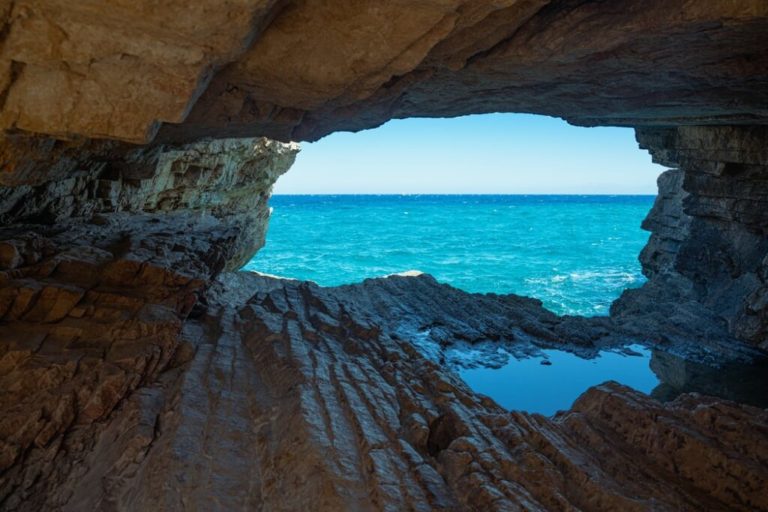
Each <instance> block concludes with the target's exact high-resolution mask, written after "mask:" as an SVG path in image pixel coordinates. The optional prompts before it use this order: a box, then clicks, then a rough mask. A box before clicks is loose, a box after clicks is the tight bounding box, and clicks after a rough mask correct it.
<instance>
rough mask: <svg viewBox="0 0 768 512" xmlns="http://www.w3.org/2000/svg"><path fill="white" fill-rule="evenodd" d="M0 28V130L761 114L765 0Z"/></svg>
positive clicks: (238, 13) (17, 2)
mask: <svg viewBox="0 0 768 512" xmlns="http://www.w3.org/2000/svg"><path fill="white" fill-rule="evenodd" d="M0 27H1V29H0V45H1V46H0V129H2V130H4V131H6V132H10V131H26V132H34V133H39V134H49V135H54V136H56V137H58V138H71V137H72V136H73V135H81V136H86V137H90V138H113V139H120V140H125V141H130V142H137V143H147V142H149V141H150V140H152V139H153V138H154V137H155V136H156V135H157V134H158V132H159V137H160V139H161V140H165V141H168V140H173V141H177V142H190V141H193V140H196V139H198V138H200V137H252V136H270V137H273V138H278V139H281V140H291V139H293V140H299V139H302V140H309V139H312V140H314V139H317V138H319V137H321V136H323V135H326V134H328V133H331V132H333V131H337V130H359V129H363V128H370V127H373V126H377V125H379V124H381V123H383V122H385V121H387V120H389V119H391V118H393V117H411V116H433V117H435V116H437V117H440V116H456V115H461V114H472V113H481V112H498V111H502V112H532V113H539V114H547V115H553V116H559V117H564V118H566V119H568V120H569V121H571V122H574V123H578V124H585V125H595V124H603V125H604V124H621V125H625V126H637V125H657V126H658V125H660V124H667V125H678V124H684V125H686V124H687V125H691V124H711V123H714V124H726V123H729V124H733V123H738V124H742V123H744V124H766V120H767V119H768V108H766V105H768V92H767V91H768V76H767V75H766V73H765V70H766V69H768V41H766V38H765V33H766V31H768V4H766V3H765V2H764V1H763V0H735V1H724V0H698V1H695V2H693V1H690V0H613V1H612V2H610V3H609V2H604V1H584V0H440V1H432V2H413V1H410V0H358V1H355V2H350V1H349V0H294V1H290V2H288V1H283V0H238V1H228V2H223V3H222V2H215V1H207V0H193V1H189V2H182V1H180V0H173V1H168V2H162V3H160V4H158V3H157V2H153V1H151V0H136V1H131V2H120V3H119V4H111V5H109V6H108V7H106V6H105V5H104V4H103V3H102V2H98V1H95V0H83V1H78V2H63V1H61V0H13V1H10V2H4V3H3V4H2V5H0ZM671 41H674V46H671V44H670V42H671Z"/></svg>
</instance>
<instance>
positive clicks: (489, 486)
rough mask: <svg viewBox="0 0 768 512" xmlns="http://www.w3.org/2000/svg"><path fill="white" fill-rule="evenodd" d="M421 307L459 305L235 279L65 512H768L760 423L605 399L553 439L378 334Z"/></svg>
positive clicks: (626, 398)
mask: <svg viewBox="0 0 768 512" xmlns="http://www.w3.org/2000/svg"><path fill="white" fill-rule="evenodd" d="M411 287H412V288H413V289H414V290H416V291H417V293H419V294H421V295H423V296H426V295H430V296H438V295H440V294H441V293H445V292H446V290H445V289H444V287H442V286H441V285H438V284H437V283H436V282H435V281H434V280H433V279H431V278H429V277H427V276H422V277H390V278H387V279H384V280H376V281H371V282H368V283H366V284H365V285H361V286H355V287H342V288H337V289H323V288H319V287H318V286H316V285H314V284H311V283H300V282H297V281H280V280H275V279H270V278H264V277H259V276H252V275H243V274H241V275H239V276H238V275H224V276H222V278H221V280H220V282H219V283H218V284H216V285H215V286H214V289H213V291H212V293H211V294H210V306H209V308H208V310H207V312H206V314H204V315H202V316H200V317H198V318H197V319H195V320H189V321H187V322H186V323H185V330H184V338H185V340H187V341H186V342H187V343H188V344H189V346H190V347H191V350H190V354H192V353H193V354H194V355H193V356H191V360H190V361H189V363H187V364H188V366H187V367H186V370H185V371H184V372H183V373H179V371H178V370H172V371H170V372H167V373H166V374H163V375H161V377H160V379H159V381H158V383H156V384H154V385H151V386H148V387H146V388H145V389H144V390H143V391H142V394H141V395H140V396H139V397H137V398H135V399H132V400H130V401H128V402H127V403H126V404H125V405H124V408H123V409H121V410H119V411H116V412H115V414H114V415H113V418H112V419H111V421H110V427H109V428H107V429H105V430H103V431H102V433H101V434H100V436H99V437H97V438H96V439H95V440H94V441H93V446H94V449H93V451H92V452H91V453H90V454H89V455H88V456H87V457H86V458H84V459H82V462H81V463H80V465H79V466H78V470H79V472H78V475H80V476H79V479H78V480H77V481H76V482H72V483H68V485H71V487H68V488H67V491H68V492H70V493H71V498H70V499H69V500H68V501H67V502H66V504H65V506H64V509H65V510H91V509H95V510H99V509H118V510H119V509H125V510H147V509H151V510H189V509H192V510H211V509H222V510H235V509H263V510H291V511H293V510H318V511H325V510H328V511H337V510H361V511H362V510H424V511H428V510H477V511H486V510H541V511H549V510H571V509H578V510H585V511H598V510H599V511H615V510H638V511H640V510H654V511H667V510H669V511H700V510H723V511H725V510H744V511H747V510H768V496H767V495H766V494H765V492H764V490H765V486H766V485H768V441H767V440H768V437H766V435H765V433H766V429H768V413H767V412H766V411H764V410H760V409H755V408H750V407H746V406H737V405H735V404H733V403H728V402H722V401H717V400H714V399H705V398H702V397H698V396H695V395H685V396H683V397H681V398H678V399H677V400H676V401H674V402H671V403H668V404H666V405H661V404H660V403H658V402H656V401H654V400H652V399H650V398H649V397H647V396H644V395H641V394H639V393H636V392H633V391H631V390H629V389H628V388H624V387H622V386H620V385H618V384H615V383H608V384H605V385H603V386H600V387H597V388H594V389H592V390H590V391H589V392H588V393H586V394H585V395H583V396H582V397H581V398H580V399H579V400H578V401H577V402H576V404H575V405H574V407H573V408H572V409H571V410H570V411H567V412H564V413H561V414H559V415H557V416H555V417H554V418H552V419H548V418H545V417H543V416H539V415H535V414H533V415H531V414H524V413H509V412H507V411H504V410H502V409H501V408H500V407H499V406H497V405H496V404H495V403H493V402H492V401H491V400H489V399H487V398H484V397H480V396H477V395H476V394H474V393H473V392H472V391H470V390H469V389H468V388H466V387H465V385H464V384H463V383H461V381H459V380H458V379H457V378H456V377H455V375H453V374H451V373H450V372H447V371H446V369H445V367H444V366H443V365H439V364H436V363H434V362H432V361H430V360H429V359H427V358H425V357H424V356H423V355H422V354H421V353H420V352H419V351H418V350H416V349H415V348H414V346H413V345H412V343H411V340H407V339H402V338H399V337H395V336H393V335H392V332H390V330H389V329H387V328H381V327H379V326H378V325H375V324H372V323H370V318H375V317H377V315H378V314H379V311H377V310H376V308H375V306H377V305H379V306H381V307H382V308H384V310H385V309H386V308H387V307H388V306H387V304H393V303H397V297H398V292H403V291H405V290H408V289H409V288H411ZM430 290H431V291H430ZM374 295H375V297H377V298H372V299H371V301H370V302H369V301H362V302H360V301H358V299H359V298H361V297H366V296H367V297H372V296H374ZM248 296H250V299H243V297H248ZM452 296H453V300H456V301H458V304H457V306H459V305H462V303H463V304H464V305H466V306H468V307H471V305H472V300H474V296H470V295H468V294H463V295H461V294H459V293H456V292H454V293H452ZM487 300H488V301H489V303H490V301H492V300H498V301H500V302H502V303H503V301H504V299H503V298H496V299H494V298H488V299H487ZM231 304H241V305H239V306H232V305H231ZM372 306H373V308H372ZM427 309H428V308H426V307H425V308H423V309H422V310H421V311H411V316H410V317H409V318H408V319H407V320H410V321H418V320H428V319H429V315H426V316H425V315H424V312H425V311H427ZM530 311H532V309H530V310H529V312H530ZM115 444H117V446H115ZM137 453H138V454H139V455H138V456H137V455H136V454H137ZM63 492H64V491H63V487H62V488H57V490H56V491H55V492H51V494H50V495H49V496H59V495H60V494H61V493H63ZM38 496H39V495H38ZM34 503H35V506H36V507H43V508H45V505H46V504H45V503H44V500H43V499H42V496H40V497H39V499H38V500H36V501H35V502H34ZM48 506H49V505H48ZM21 508H22V509H23V510H26V509H33V507H31V506H29V505H27V504H25V505H24V506H22V507H21ZM34 509H35V510H37V509H38V508H34Z"/></svg>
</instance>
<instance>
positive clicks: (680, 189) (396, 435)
mask: <svg viewBox="0 0 768 512" xmlns="http://www.w3.org/2000/svg"><path fill="white" fill-rule="evenodd" d="M766 32H768V3H766V2H765V1H764V0H738V1H722V0H697V1H687V0H674V1H669V0H642V1H641V0H614V1H611V2H608V1H584V0H494V1H490V0H438V1H430V2H406V1H403V0H376V1H374V0H371V1H358V2H348V1H344V0H297V1H290V2H289V1H282V0H238V1H228V2H205V1H200V0H193V1H191V2H179V1H170V2H162V3H158V2H151V1H145V0H136V1H129V2H111V3H110V4H109V5H108V6H106V5H104V4H103V3H101V2H94V1H91V0H87V1H79V2H63V1H60V0H13V1H11V2H4V3H0V129H1V130H2V136H1V137H0V164H1V165H2V169H1V170H0V186H1V188H0V225H2V227H0V508H1V509H3V510H13V511H16V510H19V511H40V510H73V511H75V510H77V511H79V510H231V509H265V510H333V511H336V510H435V509H437V510H441V509H442V510H588V511H602V510H605V511H609V510H610V511H613V510H654V511H658V510H670V511H672V510H674V511H680V510H685V511H688V510H690V511H701V510H745V511H746V510H768V501H767V500H768V494H766V492H765V489H766V487H768V445H767V444H766V443H767V442H768V441H767V440H768V417H767V416H766V414H767V413H766V410H765V409H759V408H754V407H750V406H748V405H739V404H737V403H734V402H729V401H727V400H723V399H716V398H713V397H705V396H700V395H697V394H684V395H682V396H680V397H679V398H677V399H675V400H674V401H671V402H668V403H664V404H662V403H660V402H658V401H656V400H654V399H652V398H649V397H647V396H644V395H641V394H638V393H635V392H633V391H631V390H629V389H627V388H624V387H622V386H619V385H617V384H615V383H607V384H604V385H602V386H599V387H596V388H593V389H591V390H589V391H588V392H587V393H585V394H584V395H583V396H582V397H581V398H580V399H579V400H578V401H577V402H576V404H574V406H573V408H572V409H571V410H570V411H566V412H563V413H560V414H558V415H557V416H555V417H554V418H545V417H542V416H538V415H531V414H526V413H522V412H508V411H504V410H502V409H501V408H500V407H498V405H496V404H495V403H493V402H492V401H491V400H490V399H488V398H485V397H481V396H478V395H477V394H475V393H473V392H472V391H471V390H470V389H468V388H467V387H466V386H464V384H463V383H461V382H460V381H459V380H458V379H457V377H456V376H455V375H454V374H453V373H452V372H451V367H452V366H453V365H454V364H456V363H457V362H456V361H455V360H452V356H451V350H461V349H463V348H465V347H469V346H471V347H472V348H473V349H478V348H479V347H487V348H488V350H487V351H485V352H483V351H480V352H481V353H482V354H487V355H490V354H492V353H496V352H497V350H496V349H497V348H500V347H501V348H504V349H506V350H508V351H509V352H512V353H517V352H518V351H520V352H521V353H525V352H526V351H530V350H536V349H537V348H538V347H552V346H562V347H564V348H567V349H568V350H572V351H575V352H578V353H580V354H582V355H590V354H594V353H595V352H596V351H597V350H598V349H599V348H601V347H605V346H609V345H615V344H616V343H618V342H620V341H621V342H627V341H628V340H630V339H631V340H635V339H638V338H639V339H640V340H642V341H645V342H647V343H650V344H652V345H654V346H655V347H656V352H655V353H654V363H653V364H654V370H655V371H656V372H657V373H658V375H659V376H660V377H661V378H662V381H663V382H664V385H663V386H660V388H657V390H656V391H655V392H654V393H655V396H656V397H657V398H663V399H665V400H668V399H670V398H671V397H672V396H674V395H677V394H679V393H681V392H688V391H690V390H692V389H703V390H705V391H707V392H708V393H710V394H716V395H720V396H726V397H732V398H739V399H741V395H742V392H741V390H740V388H741V387H743V386H738V387H737V388H739V389H736V388H733V387H728V386H726V388H727V389H722V387H721V386H717V385H711V386H702V385H700V381H701V380H702V379H707V378H708V377H707V375H710V373H709V372H711V366H707V365H711V364H718V363H723V360H724V359H725V358H731V357H732V358H734V359H738V360H739V361H740V362H739V364H741V363H743V361H744V360H745V359H749V358H750V357H753V356H754V353H755V352H754V347H763V348H768V346H767V345H766V339H768V323H767V322H768V313H767V312H768V285H767V283H768V270H767V269H768V267H767V266H766V265H767V264H766V261H768V256H766V255H767V254H768V242H767V240H768V218H766V212H767V211H768V209H766V201H767V199H766V192H765V183H766V179H767V178H768V176H767V174H766V173H767V172H768V171H767V170H766V169H768V154H766V148H768V144H767V142H768V131H767V130H766V128H765V125H766V124H767V123H766V119H768V110H767V109H766V106H767V105H768V75H766V69H768V38H766V37H765V34H766ZM491 111H516V112H534V113H543V114H550V115H557V116H562V117H565V118H566V119H568V120H569V121H571V122H573V123H577V124H583V125H607V124H611V125H626V126H635V127H640V126H645V128H639V129H638V131H637V133H638V140H639V141H640V143H641V145H642V146H643V147H645V148H647V149H648V150H649V151H650V152H651V153H652V154H653V156H654V158H655V159H656V160H657V161H658V162H661V163H663V164H664V165H667V166H669V167H671V168H673V169H674V170H672V171H670V172H669V173H667V174H665V175H664V176H662V178H661V180H660V195H659V199H658V201H657V203H656V205H655V206H654V209H653V211H652V212H651V214H650V215H649V217H648V219H647V220H646V223H645V227H646V228H647V229H649V230H650V231H651V232H652V236H651V240H650V242H649V244H648V247H647V248H646V249H645V250H644V252H643V254H642V256H641V261H642V264H643V268H644V271H645V273H646V275H647V276H648V278H649V281H648V283H647V284H646V285H645V286H644V287H643V288H642V289H640V290H634V291H630V292H627V293H626V294H625V295H624V296H623V297H622V298H621V300H620V301H618V302H617V303H616V304H615V305H614V307H613V309H612V316H611V318H600V319H584V318H574V317H571V318H562V317H557V316H556V315H553V314H552V313H550V312H547V311H545V310H544V309H543V308H542V307H541V304H540V303H538V302H537V301H535V300H532V299H526V298H522V297H516V296H491V295H487V296H479V295H471V294H466V293H463V292H461V291H459V290H455V289H452V288H450V287H446V286H442V285H440V284H438V283H437V282H435V281H434V280H433V279H431V278H429V277H427V276H421V277H402V276H401V277H390V278H388V279H384V280H372V281H367V282H364V283H362V284H360V285H355V286H348V287H339V288H335V289H323V288H320V287H317V286H315V285H313V284H311V283H299V282H294V281H285V280H278V279H272V278H266V277H260V276H253V275H246V274H232V273H227V272H226V271H227V270H234V269H237V268H238V267H239V266H240V265H241V264H242V263H243V262H244V261H246V260H247V259H248V258H249V257H250V256H251V255H252V254H253V253H254V252H255V251H256V250H258V248H259V247H260V246H261V245H262V244H263V240H264V232H265V229H266V224H267V219H268V215H269V210H268V207H267V198H268V195H269V190H270V187H271V185H272V183H273V182H274V180H275V179H276V178H277V177H278V176H279V175H280V174H281V173H282V172H284V171H285V170H286V169H287V168H288V167H289V166H290V165H291V163H292V161H293V158H294V156H295V153H296V149H297V148H296V147H295V146H293V145H290V144H281V143H277V142H273V141H270V140H266V139H253V138H247V139H242V138H238V139H222V137H256V136H273V137H275V138H278V139H282V140H289V139H305V140H314V139H317V138H319V137H321V136H323V135H326V134H328V133H330V132H332V131H335V130H340V129H348V130H358V129H363V128H369V127H372V126H376V125H378V124H380V123H382V122H385V121H386V120H388V119H391V118H395V117H407V116H414V115H419V116H455V115H460V114H469V113H482V112H491ZM208 137H215V138H216V140H212V139H210V138H208ZM130 143H142V144H144V145H141V146H134V145H131V144H130ZM742 341H746V342H748V343H749V344H750V347H748V348H744V346H743V345H741V342H742ZM681 347H683V348H685V347H697V348H700V349H701V351H702V352H703V353H705V354H706V355H707V357H705V358H703V360H701V361H699V362H697V363H695V364H694V363H690V362H688V361H685V360H681V359H680V358H679V357H676V356H673V355H671V354H670V353H669V352H668V351H670V350H671V351H673V352H675V353H680V352H685V350H680V348H681ZM487 362H488V361H486V363H487ZM704 363H706V364H704ZM492 364H498V361H495V362H494V361H492ZM702 364H704V366H702ZM735 364H736V363H734V365H729V366H723V367H720V371H721V373H722V372H723V371H733V372H735V374H736V375H739V376H740V377H741V376H742V374H741V373H740V372H741V370H740V368H741V367H740V366H735ZM702 376H703V377H702ZM761 378H762V377H760V376H758V378H757V380H756V381H755V382H756V384H755V385H754V386H752V385H748V386H746V387H748V388H750V389H754V388H756V389H758V390H759V389H761V386H762V383H763V380H761ZM748 380H749V379H742V381H744V383H745V385H746V384H748V382H747V381H748ZM763 388H764V387H763ZM754 403H758V404H760V403H761V402H760V401H759V400H757V401H755V402H754Z"/></svg>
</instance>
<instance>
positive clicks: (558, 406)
mask: <svg viewBox="0 0 768 512" xmlns="http://www.w3.org/2000/svg"><path fill="white" fill-rule="evenodd" d="M627 348H628V349H629V353H623V352H609V351H605V352H601V353H600V355H598V357H596V358H594V359H584V358H581V357H579V356H577V355H575V354H571V353H569V352H564V351H562V350H542V354H543V357H531V358H526V359H515V358H514V357H510V359H509V362H508V363H507V364H505V365H504V366H502V367H501V368H472V369H462V370H460V371H459V375H460V376H461V378H462V379H464V382H466V383H467V385H469V387H471V388H472V389H473V390H475V391H476V392H478V393H481V394H484V395H488V396H489V397H491V398H493V399H494V401H496V403H498V404H499V405H501V406H502V407H504V408H505V409H509V410H521V411H527V412H537V413H540V414H544V415H547V416H549V415H552V414H554V413H555V412H557V411H559V410H565V409H569V408H570V407H571V405H572V404H573V402H574V400H576V398H578V397H579V395H581V394H582V393H583V392H584V391H586V390H587V389H589V388H590V387H592V386H596V385H598V384H602V383H603V382H605V381H608V380H615V381H617V382H621V383H622V384H624V385H625V386H629V387H631V388H634V389H636V390H638V391H642V392H643V393H646V394H650V392H651V391H652V390H653V388H655V387H656V386H657V385H658V384H659V379H658V377H656V375H655V374H654V373H653V370H651V368H650V365H649V362H650V360H651V351H650V350H648V349H647V348H645V347H642V346H640V345H630V346H629V347H627ZM542 363H544V364H542Z"/></svg>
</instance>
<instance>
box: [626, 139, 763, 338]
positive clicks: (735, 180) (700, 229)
mask: <svg viewBox="0 0 768 512" xmlns="http://www.w3.org/2000/svg"><path fill="white" fill-rule="evenodd" d="M637 135H638V141H639V142H640V145H641V146H642V147H644V148H646V149H648V150H649V151H650V152H651V154H652V155H653V158H654V160H655V161H656V162H658V163H660V164H662V165H665V166H667V167H673V168H674V170H671V171H668V172H667V173H665V174H663V175H662V176H661V177H660V178H659V196H658V198H657V200H656V203H655V205H654V207H653V209H652V210H651V212H650V214H649V215H648V218H647V219H646V220H645V222H644V224H643V227H644V228H645V229H647V230H649V231H651V233H652V234H651V238H650V240H649V242H648V245H647V246H646V247H645V249H644V250H643V252H642V254H641V255H640V261H641V263H642V265H643V271H644V273H645V274H646V276H647V277H648V278H649V283H648V284H646V285H645V286H644V287H643V288H642V289H640V290H632V291H628V292H625V293H624V295H623V296H622V298H621V299H620V300H619V301H618V302H617V303H616V304H614V306H613V308H612V314H613V315H614V316H615V317H617V318H619V319H620V320H622V321H625V322H626V323H627V324H628V325H634V326H637V327H638V329H639V330H644V329H645V330H647V329H649V328H651V327H652V326H663V328H662V329H660V330H661V331H666V332H667V335H668V336H683V337H691V336H699V337H700V338H716V337H721V338H722V337H728V336H730V337H733V338H738V339H741V340H746V341H748V342H750V343H752V344H755V345H758V346H760V347H762V348H768V189H766V186H765V185H766V182H767V181H768V144H767V142H768V129H766V128H762V127H682V128H675V129H648V128H646V129H639V130H638V131H637Z"/></svg>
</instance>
